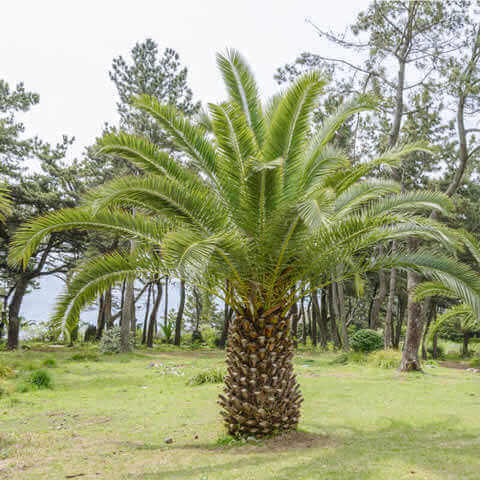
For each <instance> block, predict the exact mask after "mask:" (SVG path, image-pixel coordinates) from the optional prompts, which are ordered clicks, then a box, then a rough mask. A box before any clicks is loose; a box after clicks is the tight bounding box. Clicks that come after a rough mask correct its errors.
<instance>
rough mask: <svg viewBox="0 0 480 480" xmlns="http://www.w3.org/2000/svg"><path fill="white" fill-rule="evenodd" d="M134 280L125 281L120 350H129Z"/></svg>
mask: <svg viewBox="0 0 480 480" xmlns="http://www.w3.org/2000/svg"><path fill="white" fill-rule="evenodd" d="M132 286H133V282H132V281H130V280H128V281H127V282H125V291H124V297H123V306H122V315H121V318H120V351H121V352H129V351H130V349H131V346H130V341H129V339H130V335H131V334H130V331H131V325H132V303H134V300H135V299H134V297H133V296H132Z"/></svg>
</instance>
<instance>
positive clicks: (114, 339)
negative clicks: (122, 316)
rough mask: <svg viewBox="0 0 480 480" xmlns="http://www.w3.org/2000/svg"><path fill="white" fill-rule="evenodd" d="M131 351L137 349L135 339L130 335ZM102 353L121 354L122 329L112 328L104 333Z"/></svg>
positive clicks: (101, 342)
mask: <svg viewBox="0 0 480 480" xmlns="http://www.w3.org/2000/svg"><path fill="white" fill-rule="evenodd" d="M129 345H130V350H133V349H134V347H135V338H134V337H133V336H132V335H131V334H129ZM100 351H101V352H102V353H120V327H112V328H110V329H109V330H106V331H105V332H103V335H102V339H101V340H100Z"/></svg>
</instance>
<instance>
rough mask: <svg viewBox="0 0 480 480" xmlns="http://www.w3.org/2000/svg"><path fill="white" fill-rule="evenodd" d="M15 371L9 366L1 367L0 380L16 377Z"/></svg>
mask: <svg viewBox="0 0 480 480" xmlns="http://www.w3.org/2000/svg"><path fill="white" fill-rule="evenodd" d="M14 376H15V371H14V370H13V368H12V367H10V366H9V365H0V378H9V377H14Z"/></svg>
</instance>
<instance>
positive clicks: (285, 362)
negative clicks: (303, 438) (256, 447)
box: [219, 307, 303, 437]
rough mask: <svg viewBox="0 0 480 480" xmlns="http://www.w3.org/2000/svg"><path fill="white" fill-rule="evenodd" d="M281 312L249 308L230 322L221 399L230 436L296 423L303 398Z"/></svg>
mask: <svg viewBox="0 0 480 480" xmlns="http://www.w3.org/2000/svg"><path fill="white" fill-rule="evenodd" d="M280 312H282V309H281V307H280V308H278V309H277V310H276V311H275V312H272V311H271V310H270V311H269V312H268V314H267V312H264V313H263V314H262V315H260V314H254V315H252V313H251V312H250V309H249V308H248V307H245V308H244V309H243V312H242V314H241V315H240V314H239V315H236V317H235V320H234V321H233V322H232V325H231V327H230V333H229V342H228V347H227V366H228V370H227V376H226V377H225V392H226V395H225V396H224V395H220V397H219V403H220V405H221V406H222V407H223V412H222V415H223V417H224V422H225V426H226V428H227V431H228V432H229V433H230V434H231V435H234V436H243V437H248V436H252V435H253V436H256V437H262V436H265V435H271V434H273V433H277V432H285V431H289V430H293V429H295V428H296V427H297V424H298V420H299V418H300V405H301V403H302V401H303V399H302V395H301V393H300V387H299V385H298V383H297V381H296V377H295V373H294V371H293V363H292V357H293V339H292V338H291V333H290V329H289V322H288V319H287V318H284V317H283V315H282V313H280Z"/></svg>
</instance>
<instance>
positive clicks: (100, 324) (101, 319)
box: [95, 293, 105, 340]
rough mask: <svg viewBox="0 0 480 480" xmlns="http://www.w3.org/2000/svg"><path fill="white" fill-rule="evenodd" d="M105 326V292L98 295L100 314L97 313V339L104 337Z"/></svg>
mask: <svg viewBox="0 0 480 480" xmlns="http://www.w3.org/2000/svg"><path fill="white" fill-rule="evenodd" d="M104 328H105V298H104V294H103V293H102V295H100V297H98V315H97V330H96V332H95V339H96V340H100V339H101V338H102V334H103V329H104Z"/></svg>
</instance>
